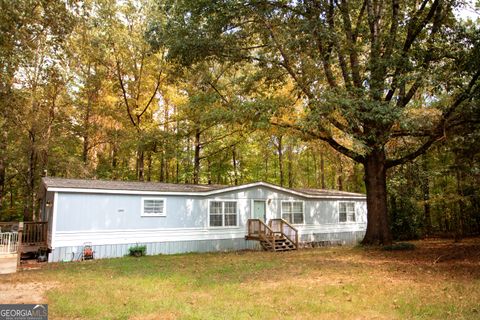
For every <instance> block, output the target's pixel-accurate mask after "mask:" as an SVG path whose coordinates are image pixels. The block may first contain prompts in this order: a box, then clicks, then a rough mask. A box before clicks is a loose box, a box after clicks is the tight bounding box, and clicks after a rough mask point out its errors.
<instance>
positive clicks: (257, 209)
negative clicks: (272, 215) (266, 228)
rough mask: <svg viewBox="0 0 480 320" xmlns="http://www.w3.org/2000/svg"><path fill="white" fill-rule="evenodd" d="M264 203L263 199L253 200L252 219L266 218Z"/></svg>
mask: <svg viewBox="0 0 480 320" xmlns="http://www.w3.org/2000/svg"><path fill="white" fill-rule="evenodd" d="M266 208H267V206H266V204H265V201H264V200H253V219H260V220H262V221H264V222H265V221H266V220H267V216H266V211H267V210H266Z"/></svg>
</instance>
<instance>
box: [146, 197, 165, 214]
mask: <svg viewBox="0 0 480 320" xmlns="http://www.w3.org/2000/svg"><path fill="white" fill-rule="evenodd" d="M165 202H166V201H165V199H162V198H142V211H141V212H142V216H143V217H164V216H166V215H167V214H166V211H165Z"/></svg>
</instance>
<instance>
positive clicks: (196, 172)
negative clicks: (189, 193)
mask: <svg viewBox="0 0 480 320" xmlns="http://www.w3.org/2000/svg"><path fill="white" fill-rule="evenodd" d="M200 135H201V131H200V128H199V127H198V126H197V128H195V151H194V159H193V184H198V183H199V182H200V148H201V144H200Z"/></svg>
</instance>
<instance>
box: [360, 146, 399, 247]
mask: <svg viewBox="0 0 480 320" xmlns="http://www.w3.org/2000/svg"><path fill="white" fill-rule="evenodd" d="M364 168H365V186H366V190H367V212H368V213H367V218H368V222H367V232H366V234H365V238H364V239H363V241H362V244H364V245H389V244H391V243H392V234H391V231H390V228H389V225H388V215H387V175H386V173H387V169H386V166H385V151H384V150H383V149H374V150H373V151H372V152H371V153H370V154H369V155H367V156H366V162H365V164H364Z"/></svg>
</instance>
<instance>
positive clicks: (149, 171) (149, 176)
mask: <svg viewBox="0 0 480 320" xmlns="http://www.w3.org/2000/svg"><path fill="white" fill-rule="evenodd" d="M147 181H148V182H150V181H152V153H151V152H150V151H149V152H147Z"/></svg>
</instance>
